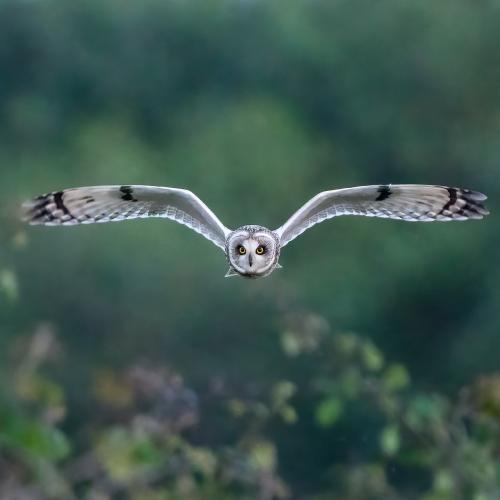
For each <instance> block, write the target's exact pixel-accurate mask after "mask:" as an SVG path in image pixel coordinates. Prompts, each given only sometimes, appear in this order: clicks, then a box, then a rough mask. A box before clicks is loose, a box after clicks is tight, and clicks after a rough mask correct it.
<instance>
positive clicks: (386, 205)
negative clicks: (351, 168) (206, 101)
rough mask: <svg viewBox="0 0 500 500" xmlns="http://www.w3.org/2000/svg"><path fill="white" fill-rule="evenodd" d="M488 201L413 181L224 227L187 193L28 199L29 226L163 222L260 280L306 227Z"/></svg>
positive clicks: (464, 214) (416, 217) (469, 215)
mask: <svg viewBox="0 0 500 500" xmlns="http://www.w3.org/2000/svg"><path fill="white" fill-rule="evenodd" d="M484 200H486V196H485V195H484V194H482V193H479V192H477V191H471V190H468V189H460V188H450V187H445V186H426V185H418V184H394V185H375V186H360V187H354V188H346V189H337V190H333V191H324V192H322V193H319V194H317V195H316V196H315V197H314V198H312V199H311V200H309V201H308V202H307V203H306V204H305V205H303V206H302V207H301V208H299V210H297V212H295V213H294V214H293V215H292V216H291V217H290V218H289V219H288V220H287V221H286V222H285V224H283V225H282V226H280V227H279V228H278V229H276V230H274V231H271V230H269V229H267V228H265V227H262V226H242V227H240V228H238V229H236V230H234V231H232V230H230V229H228V228H227V227H226V226H224V225H223V224H222V222H221V221H220V220H219V219H218V218H217V217H216V215H215V214H214V213H213V212H212V211H211V210H210V209H209V208H208V207H207V206H206V205H205V204H204V203H203V202H202V201H201V200H200V199H199V198H198V197H197V196H195V195H194V194H193V193H192V192H190V191H187V190H185V189H176V188H168V187H154V186H95V187H82V188H74V189H66V190H64V191H57V192H53V193H49V194H46V195H42V196H39V197H38V198H36V199H34V200H32V201H30V202H27V203H25V204H24V205H23V207H24V214H25V218H26V220H27V221H29V223H30V224H44V225H52V226H55V225H75V224H92V223H96V222H112V221H120V220H127V219H135V218H146V217H163V218H167V219H171V220H174V221H176V222H179V223H180V224H184V225H186V226H188V227H189V228H191V229H193V230H194V231H196V232H197V233H199V234H201V235H203V236H205V238H207V239H209V240H210V241H212V242H213V243H214V244H215V245H217V246H218V247H220V248H221V249H223V250H224V252H225V254H226V257H227V259H228V261H229V264H230V269H229V271H228V274H227V275H228V276H231V275H233V274H239V275H241V276H245V277H261V276H267V275H269V274H271V272H272V271H273V270H274V269H276V268H277V267H279V264H278V259H279V255H280V250H281V248H283V247H284V246H285V245H287V244H288V243H290V241H292V240H293V239H295V238H296V237H297V236H299V235H300V234H302V233H303V232H304V231H305V230H307V229H309V228H310V227H312V226H314V225H315V224H318V223H319V222H322V221H324V220H326V219H330V218H332V217H337V216H340V215H364V216H367V217H384V218H389V219H400V220H405V221H412V222H416V221H424V222H431V221H450V220H468V219H482V218H483V217H484V216H486V215H488V213H489V212H488V210H487V209H486V208H485V206H484V204H483V202H484Z"/></svg>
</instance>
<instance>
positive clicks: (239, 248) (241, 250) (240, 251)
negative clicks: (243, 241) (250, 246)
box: [236, 245, 247, 255]
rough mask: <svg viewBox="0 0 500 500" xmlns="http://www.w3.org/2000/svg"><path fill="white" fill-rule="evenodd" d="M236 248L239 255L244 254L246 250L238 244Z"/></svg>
mask: <svg viewBox="0 0 500 500" xmlns="http://www.w3.org/2000/svg"><path fill="white" fill-rule="evenodd" d="M236 250H237V251H238V253H239V254H240V255H245V254H246V253H247V250H246V248H245V247H244V246H242V245H238V247H237V248H236Z"/></svg>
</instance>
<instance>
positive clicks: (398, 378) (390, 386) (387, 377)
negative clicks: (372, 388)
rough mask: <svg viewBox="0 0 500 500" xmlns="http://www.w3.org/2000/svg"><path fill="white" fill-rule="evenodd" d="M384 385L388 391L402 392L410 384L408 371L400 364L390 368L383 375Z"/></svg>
mask: <svg viewBox="0 0 500 500" xmlns="http://www.w3.org/2000/svg"><path fill="white" fill-rule="evenodd" d="M383 383H384V386H385V388H386V389H387V390H388V391H393V392H395V391H400V390H401V389H404V388H405V387H407V386H408V385H409V383H410V375H409V373H408V370H407V369H406V368H405V367H404V366H403V365H400V364H395V365H391V366H389V368H388V369H387V370H386V372H385V373H384V375H383Z"/></svg>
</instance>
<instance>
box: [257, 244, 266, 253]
mask: <svg viewBox="0 0 500 500" xmlns="http://www.w3.org/2000/svg"><path fill="white" fill-rule="evenodd" d="M255 253H256V254H257V255H264V254H265V253H266V249H265V247H263V246H262V245H259V246H258V247H257V248H256V249H255Z"/></svg>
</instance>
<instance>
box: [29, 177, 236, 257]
mask: <svg viewBox="0 0 500 500" xmlns="http://www.w3.org/2000/svg"><path fill="white" fill-rule="evenodd" d="M23 210H24V218H25V220H27V221H28V222H29V223H30V224H43V225H47V226H60V225H64V226H70V225H75V224H92V223H102V222H112V221H121V220H128V219H136V218H148V217H162V218H167V219H171V220H173V221H176V222H178V223H180V224H184V225H186V226H188V227H189V228H191V229H193V230H194V231H196V232H197V233H199V234H201V235H203V236H204V237H205V238H207V239H209V240H210V241H212V242H213V243H215V244H216V245H217V246H218V247H220V248H222V249H224V246H225V241H226V236H227V235H228V234H229V232H230V230H229V229H228V228H227V227H225V226H224V225H223V224H222V222H221V221H220V220H219V219H218V218H217V217H216V215H215V214H214V213H213V212H212V211H211V210H210V209H209V208H208V207H207V206H206V205H205V203H203V202H202V201H201V200H200V199H199V198H198V197H197V196H195V195H194V194H193V193H192V192H191V191H187V190H185V189H177V188H169V187H155V186H92V187H80V188H73V189H65V190H63V191H55V192H52V193H49V194H44V195H42V196H39V197H38V198H35V199H34V200H31V201H28V202H26V203H25V204H24V205H23Z"/></svg>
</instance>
